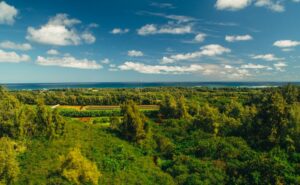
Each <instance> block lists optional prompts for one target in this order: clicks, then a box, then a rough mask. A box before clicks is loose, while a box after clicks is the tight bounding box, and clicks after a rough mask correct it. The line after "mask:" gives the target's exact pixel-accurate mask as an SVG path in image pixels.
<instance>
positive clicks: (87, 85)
mask: <svg viewBox="0 0 300 185" xmlns="http://www.w3.org/2000/svg"><path fill="white" fill-rule="evenodd" d="M287 84H293V85H300V82H83V83H82V82H78V83H77V82H72V83H3V84H0V86H5V87H7V88H8V89H9V90H51V89H78V88H79V89H81V88H82V89H105V88H155V87H208V88H268V87H278V86H283V85H287Z"/></svg>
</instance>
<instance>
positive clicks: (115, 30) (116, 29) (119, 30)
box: [110, 28, 130, 35]
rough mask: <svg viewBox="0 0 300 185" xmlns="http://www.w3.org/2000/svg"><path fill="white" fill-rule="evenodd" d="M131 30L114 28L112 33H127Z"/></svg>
mask: <svg viewBox="0 0 300 185" xmlns="http://www.w3.org/2000/svg"><path fill="white" fill-rule="evenodd" d="M129 31H130V30H129V29H128V28H125V29H122V28H114V29H113V30H112V31H111V32H110V33H111V34H115V35H116V34H125V33H128V32H129Z"/></svg>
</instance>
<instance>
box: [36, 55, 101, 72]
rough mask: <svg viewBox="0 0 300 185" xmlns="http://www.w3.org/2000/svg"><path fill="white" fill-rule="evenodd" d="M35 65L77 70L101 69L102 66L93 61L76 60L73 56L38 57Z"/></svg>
mask: <svg viewBox="0 0 300 185" xmlns="http://www.w3.org/2000/svg"><path fill="white" fill-rule="evenodd" d="M36 63H37V64H38V65H42V66H59V67H67V68H77V69H101V68H102V66H101V65H100V64H98V63H97V62H96V61H95V60H88V59H77V58H75V57H73V56H68V55H67V56H63V57H42V56H38V57H37V59H36Z"/></svg>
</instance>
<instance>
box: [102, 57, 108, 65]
mask: <svg viewBox="0 0 300 185" xmlns="http://www.w3.org/2000/svg"><path fill="white" fill-rule="evenodd" d="M101 63H102V64H109V63H110V60H109V59H108V58H105V59H103V60H101Z"/></svg>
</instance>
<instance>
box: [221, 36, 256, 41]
mask: <svg viewBox="0 0 300 185" xmlns="http://www.w3.org/2000/svg"><path fill="white" fill-rule="evenodd" d="M252 39H253V38H252V36H251V35H226V37H225V40H226V41H227V42H238V41H249V40H252Z"/></svg>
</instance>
